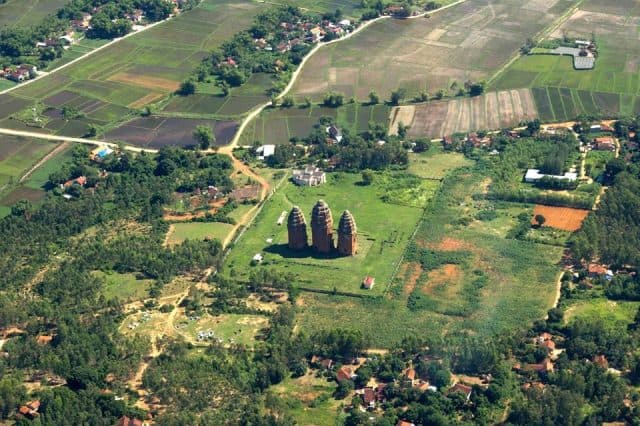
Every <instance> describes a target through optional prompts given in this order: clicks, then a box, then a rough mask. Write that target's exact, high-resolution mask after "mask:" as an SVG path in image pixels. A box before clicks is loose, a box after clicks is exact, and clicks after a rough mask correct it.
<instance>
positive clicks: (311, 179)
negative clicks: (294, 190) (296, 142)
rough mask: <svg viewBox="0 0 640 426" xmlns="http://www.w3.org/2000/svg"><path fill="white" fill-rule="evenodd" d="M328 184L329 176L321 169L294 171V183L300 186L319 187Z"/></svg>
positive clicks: (308, 167)
mask: <svg viewBox="0 0 640 426" xmlns="http://www.w3.org/2000/svg"><path fill="white" fill-rule="evenodd" d="M326 182H327V175H326V173H325V172H323V171H322V170H321V169H320V168H318V167H314V166H307V167H305V168H304V169H303V170H294V171H293V183H295V184H296V185H298V186H318V185H322V184H323V183H326Z"/></svg>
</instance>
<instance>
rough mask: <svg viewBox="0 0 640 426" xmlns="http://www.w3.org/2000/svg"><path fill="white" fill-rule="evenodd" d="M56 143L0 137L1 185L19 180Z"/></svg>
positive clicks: (15, 137)
mask: <svg viewBox="0 0 640 426" xmlns="http://www.w3.org/2000/svg"><path fill="white" fill-rule="evenodd" d="M56 145H57V144H56V143H53V142H44V141H41V140H34V139H27V138H22V137H17V136H5V135H3V136H1V137H0V186H2V185H6V184H8V183H10V182H12V181H13V182H17V181H18V180H19V179H20V177H22V175H23V174H24V173H25V172H26V171H27V170H28V169H29V168H30V167H31V166H33V165H34V164H35V163H37V162H38V160H40V159H41V158H42V157H44V156H45V155H47V154H48V153H49V152H51V151H52V150H53V149H54V148H55V147H56Z"/></svg>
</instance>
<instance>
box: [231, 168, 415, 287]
mask: <svg viewBox="0 0 640 426" xmlns="http://www.w3.org/2000/svg"><path fill="white" fill-rule="evenodd" d="M393 179H394V178H393V177H392V176H390V175H386V176H385V175H384V174H378V175H376V180H375V181H374V184H373V185H371V186H361V185H360V175H354V174H343V173H334V174H330V175H329V176H328V182H327V183H326V184H324V185H321V186H318V187H312V188H309V187H297V186H295V185H294V184H293V183H291V182H286V183H285V184H283V185H282V187H281V188H280V189H279V190H278V191H277V192H276V193H275V194H274V196H273V197H271V199H270V200H269V201H267V203H266V204H265V207H264V208H263V210H262V212H261V213H260V215H259V217H258V218H257V220H256V221H255V222H254V224H253V225H252V226H251V227H250V228H249V229H248V230H247V232H246V233H245V234H244V236H243V237H242V239H241V240H240V241H239V242H238V243H237V245H236V246H235V247H234V248H233V249H232V250H231V253H230V255H229V258H228V261H227V267H226V271H227V273H229V274H231V275H233V276H236V277H237V278H242V279H246V278H247V277H248V275H249V272H250V271H251V268H250V267H249V265H250V263H251V259H252V258H253V256H254V255H255V254H256V253H262V255H263V256H264V262H263V263H262V265H261V266H255V268H263V267H267V268H275V269H277V270H279V271H282V272H287V273H291V274H293V275H294V277H295V278H294V279H295V283H296V284H297V285H299V286H302V287H313V288H318V289H323V290H329V291H331V290H333V289H334V288H335V289H337V290H339V291H346V292H354V293H361V294H380V293H382V292H383V290H384V288H385V287H386V286H387V284H388V283H389V280H390V279H391V276H392V274H393V271H394V269H395V267H396V263H397V261H398V259H399V257H400V255H401V254H402V252H403V251H404V247H405V245H406V243H407V241H408V239H409V237H410V235H411V232H412V231H413V228H414V226H415V224H416V223H417V221H418V218H419V217H420V215H421V214H422V208H420V207H410V206H406V205H398V204H392V203H391V202H395V201H396V200H403V199H404V197H403V195H402V194H401V193H400V189H399V188H398V187H397V186H394V185H392V182H393ZM415 179H417V178H415ZM418 181H419V179H418ZM396 182H398V183H399V184H401V185H403V182H404V181H402V180H396ZM390 187H393V188H394V189H393V191H394V192H393V193H391V191H390V190H389V188H390ZM413 190H414V189H412V188H407V191H413ZM385 195H390V200H389V201H391V202H383V201H382V198H381V197H384V196H385ZM414 195H415V193H414ZM318 199H324V200H325V201H326V202H327V203H328V204H329V206H330V207H331V209H332V212H333V220H334V227H337V225H338V222H339V219H340V215H341V214H342V211H344V210H347V209H348V210H350V211H351V213H352V214H353V215H354V218H355V220H356V223H357V227H358V246H359V250H358V253H357V254H356V255H355V256H352V257H330V258H326V257H320V256H317V255H315V254H313V253H312V252H311V251H305V252H292V251H290V250H289V249H288V248H287V246H286V243H287V229H286V226H279V225H277V224H276V222H277V220H278V218H279V217H280V215H281V214H282V212H283V211H284V212H289V211H290V210H291V207H292V206H293V205H298V206H300V207H301V209H302V210H303V212H304V213H305V216H306V218H307V223H308V224H309V222H310V217H309V215H310V212H311V209H312V207H313V205H314V204H315V203H316V201H317V200H318ZM381 218H384V220H381ZM308 233H309V237H311V230H310V228H309V229H308ZM334 237H335V235H334ZM334 239H335V238H334ZM267 240H270V241H271V242H268V241H267ZM366 275H373V276H374V277H375V278H376V285H375V287H374V288H373V290H371V291H367V290H362V289H360V284H361V281H362V279H363V278H364V277H365V276H366Z"/></svg>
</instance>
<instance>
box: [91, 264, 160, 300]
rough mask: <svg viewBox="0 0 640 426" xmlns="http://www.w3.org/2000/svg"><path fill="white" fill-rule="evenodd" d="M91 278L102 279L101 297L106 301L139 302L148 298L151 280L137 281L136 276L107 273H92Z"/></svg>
mask: <svg viewBox="0 0 640 426" xmlns="http://www.w3.org/2000/svg"><path fill="white" fill-rule="evenodd" d="M92 274H93V276H95V277H98V278H101V279H104V281H105V285H104V287H103V288H102V291H101V293H102V295H103V296H104V297H105V298H106V299H107V300H112V299H120V300H122V301H128V300H139V299H143V298H145V297H147V296H148V290H149V287H150V286H151V284H153V280H149V279H138V278H137V277H136V274H132V273H126V274H120V273H118V272H114V271H109V272H103V271H93V272H92Z"/></svg>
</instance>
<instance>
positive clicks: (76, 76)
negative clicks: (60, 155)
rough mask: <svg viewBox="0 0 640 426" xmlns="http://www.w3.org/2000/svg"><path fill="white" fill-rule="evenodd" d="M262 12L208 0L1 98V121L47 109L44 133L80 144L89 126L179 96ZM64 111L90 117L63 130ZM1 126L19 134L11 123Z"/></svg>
mask: <svg viewBox="0 0 640 426" xmlns="http://www.w3.org/2000/svg"><path fill="white" fill-rule="evenodd" d="M263 7H264V6H262V5H259V4H257V3H253V2H249V1H240V2H227V1H215V0H204V1H203V2H202V3H201V4H200V5H199V6H198V7H197V8H195V9H194V10H191V11H188V12H185V13H183V14H181V15H179V16H178V17H176V18H174V19H172V20H170V21H169V22H166V23H163V24H161V25H158V26H156V27H154V28H152V29H150V30H147V31H145V32H144V33H142V34H139V35H134V36H132V37H129V38H127V39H126V40H122V41H120V42H118V43H116V44H114V45H112V46H110V47H108V48H106V49H104V50H103V51H101V52H100V54H99V55H96V56H90V57H89V58H87V59H86V60H83V61H80V62H77V63H75V64H73V65H71V66H69V67H68V68H66V69H64V70H63V71H60V72H58V73H55V74H53V75H51V76H48V77H45V78H42V79H41V80H38V81H36V82H34V83H32V84H30V85H28V86H24V87H21V88H18V89H16V90H15V91H14V92H12V93H11V94H10V95H9V94H7V95H3V96H0V120H2V119H6V118H7V117H8V116H10V115H15V114H16V113H18V112H19V111H21V110H24V109H25V108H26V107H29V106H31V105H34V104H43V105H44V106H46V107H49V108H50V110H51V111H50V112H49V114H50V115H51V117H49V119H48V120H45V121H47V125H46V126H45V129H44V131H50V132H54V133H56V134H62V135H68V136H79V135H82V134H84V133H85V132H86V130H87V128H88V126H89V125H97V126H105V125H107V124H110V123H115V122H119V121H123V120H125V119H126V118H127V117H128V116H132V114H133V112H134V111H135V110H137V109H139V108H142V107H143V106H145V105H147V104H149V103H153V102H156V101H158V100H160V99H162V98H164V97H166V96H167V95H168V94H169V93H172V92H173V91H175V90H176V89H177V88H178V87H179V84H180V82H182V81H183V80H184V79H185V78H186V77H187V76H188V75H189V74H190V73H191V71H192V70H193V69H194V68H195V67H196V66H197V65H198V64H199V63H200V60H201V59H202V58H203V57H204V56H205V55H206V54H207V52H209V51H210V50H211V49H213V48H214V47H217V46H219V45H220V44H221V43H222V42H224V41H226V40H228V39H229V38H230V37H231V36H232V35H233V34H235V33H236V32H237V31H239V30H241V29H242V28H246V27H248V26H249V25H250V24H251V22H252V19H253V17H254V16H255V14H256V13H257V12H258V11H259V10H261V9H262V8H263ZM52 88H55V90H52ZM62 106H73V107H75V108H77V109H78V110H79V111H80V112H81V113H83V114H84V116H85V117H83V118H78V119H73V120H71V121H69V122H64V120H61V119H60V117H58V116H59V115H60V109H61V108H62ZM12 121H17V120H12ZM2 124H3V125H5V126H7V127H16V126H17V127H19V126H20V123H19V122H18V123H12V122H10V121H7V120H4V121H3V122H2ZM192 130H193V129H189V133H191V131H192Z"/></svg>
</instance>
